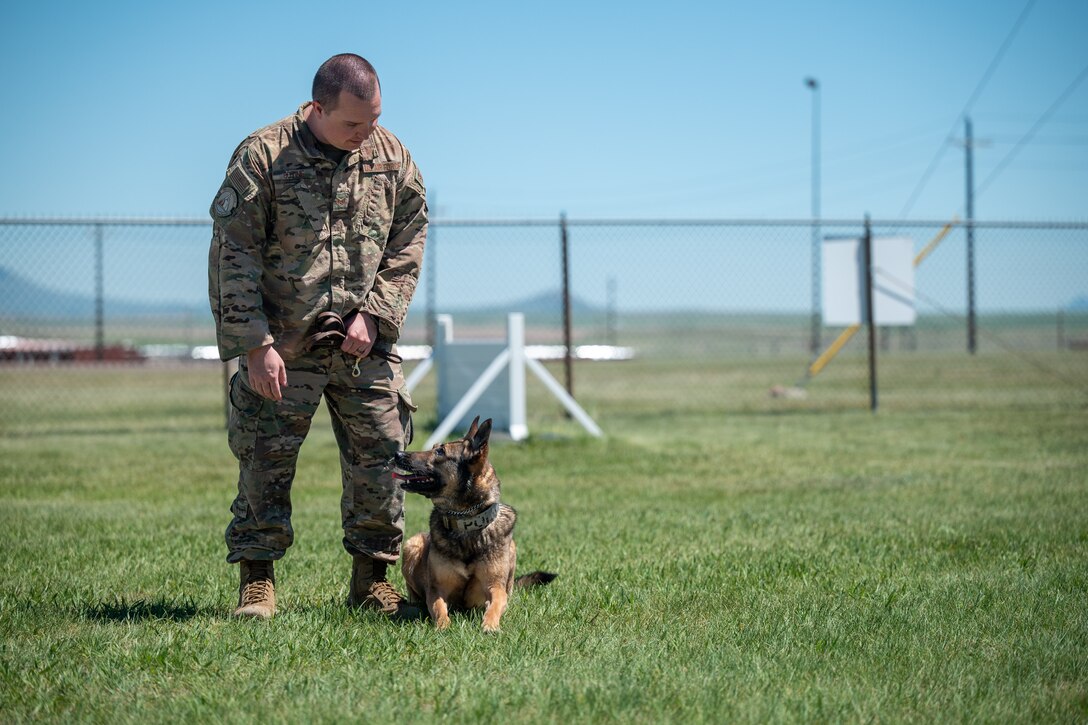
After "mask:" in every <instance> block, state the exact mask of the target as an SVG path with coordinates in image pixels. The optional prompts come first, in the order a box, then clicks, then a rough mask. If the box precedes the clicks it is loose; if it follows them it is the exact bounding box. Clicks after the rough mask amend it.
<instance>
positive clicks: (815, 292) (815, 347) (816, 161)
mask: <svg viewBox="0 0 1088 725" xmlns="http://www.w3.org/2000/svg"><path fill="white" fill-rule="evenodd" d="M805 85H806V86H808V88H809V90H811V91H812V331H811V336H810V339H809V347H810V348H811V351H812V354H813V356H816V355H819V354H820V224H819V220H820V82H819V81H818V80H816V79H815V78H812V77H809V78H806V79H805Z"/></svg>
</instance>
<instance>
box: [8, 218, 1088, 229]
mask: <svg viewBox="0 0 1088 725" xmlns="http://www.w3.org/2000/svg"><path fill="white" fill-rule="evenodd" d="M565 222H566V224H567V226H571V227H575V226H579V227H594V226H596V227H601V226H610V227H663V226H672V227H675V226H706V227H715V226H716V227H761V226H762V227H768V226H774V227H812V226H821V227H860V226H863V225H864V224H865V219H864V218H860V217H859V218H856V219H754V218H753V219H666V218H660V219H592V218H587V219H566V220H565ZM211 223H212V222H211V220H210V219H205V218H193V217H187V218H186V217H2V216H0V226H190V227H205V226H210V225H211ZM561 223H563V220H561V219H559V218H552V219H432V220H431V225H432V226H436V227H554V226H558V225H559V224H561ZM950 223H951V224H953V226H957V227H968V226H970V227H973V228H975V229H1074V230H1088V221H1041V220H992V221H980V220H978V219H976V220H974V221H972V222H967V221H964V220H957V221H956V222H951V221H950V220H937V219H894V220H889V219H871V220H869V224H870V225H871V226H873V227H884V228H897V227H943V226H945V225H947V224H950Z"/></svg>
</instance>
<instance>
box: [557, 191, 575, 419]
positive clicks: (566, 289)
mask: <svg viewBox="0 0 1088 725" xmlns="http://www.w3.org/2000/svg"><path fill="white" fill-rule="evenodd" d="M559 238H560V242H561V244H562V249H563V347H564V349H565V352H564V353H563V367H564V371H565V373H566V383H567V393H568V394H569V395H570V396H571V397H572V398H573V397H574V369H573V365H572V364H571V353H572V351H573V348H572V347H571V334H570V255H569V251H568V248H569V246H570V245H569V243H568V240H567V214H566V212H563V213H561V214H560V215H559Z"/></svg>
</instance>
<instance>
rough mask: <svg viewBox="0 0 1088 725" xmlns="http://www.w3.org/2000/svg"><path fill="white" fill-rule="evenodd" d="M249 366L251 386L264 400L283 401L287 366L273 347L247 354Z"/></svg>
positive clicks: (253, 350) (261, 348) (256, 349)
mask: <svg viewBox="0 0 1088 725" xmlns="http://www.w3.org/2000/svg"><path fill="white" fill-rule="evenodd" d="M246 363H247V364H248V365H249V386H250V387H251V388H253V389H254V390H256V391H257V393H258V394H260V396H261V397H262V398H268V399H269V400H276V401H279V400H283V388H285V387H287V366H286V365H284V364H283V358H282V357H280V354H279V353H278V352H276V348H274V347H272V346H271V345H265V346H264V347H257V348H254V349H252V350H250V351H249V352H247V353H246Z"/></svg>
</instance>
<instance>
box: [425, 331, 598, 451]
mask: <svg viewBox="0 0 1088 725" xmlns="http://www.w3.org/2000/svg"><path fill="white" fill-rule="evenodd" d="M435 320H436V323H437V336H436V340H435V346H434V350H433V351H432V353H431V356H430V357H429V358H427V359H426V360H424V361H423V362H421V363H420V364H419V365H418V366H417V367H416V369H415V370H413V371H412V374H411V375H410V376H409V377H408V379H407V381H405V387H407V388H408V390H409V391H411V390H412V388H414V387H415V386H416V385H418V384H419V382H420V381H421V380H422V379H423V378H424V377H425V376H426V375H427V373H428V372H430V370H431V369H432V368H435V367H436V368H437V372H438V417H439V418H440V419H441V421H442V422H441V423H439V424H438V427H437V428H435V430H434V432H433V433H432V434H431V437H430V438H428V439H427V442H426V443H424V448H430V447H431V446H433V445H434V444H436V443H439V442H441V441H443V440H445V439H446V437H447V436H448V435H449V434H450V433H451V432H452V431H453V430H454V429H455V428H464V427H467V426H468V425H469V422H470V421H471V419H472V418H473V417H474V416H475V415H476V414H477V413H479V414H480V415H481V416H482V417H489V418H492V419H493V422H492V426H493V428H494V429H496V430H505V431H507V432H508V433H509V434H510V437H511V438H512V439H513V440H516V441H520V440H524V439H525V438H527V437H528V436H529V426H528V423H527V422H526V420H525V413H526V406H525V369H526V368H528V369H529V370H531V371H532V372H533V374H534V375H536V376H537V377H538V378H539V379H540V381H541V382H543V383H544V385H545V386H546V387H547V388H548V390H549V391H550V392H551V394H552V395H553V396H555V398H556V399H557V400H559V402H560V403H561V404H562V405H563V407H564V408H566V409H567V412H569V413H570V414H571V416H572V417H573V418H574V419H575V420H577V421H578V423H580V424H581V426H582V427H583V428H585V429H586V431H587V432H588V433H589V434H590V435H593V436H596V437H598V438H599V437H601V436H602V435H603V433H602V432H601V429H600V428H599V427H598V426H597V424H596V423H595V422H594V421H593V419H592V418H591V417H589V415H588V414H587V413H586V412H585V411H584V410H582V407H581V406H580V405H578V403H577V401H575V400H574V398H572V397H571V396H570V395H569V394H568V393H567V391H566V390H564V389H563V386H562V385H560V384H559V382H558V381H557V380H556V379H555V378H553V377H552V375H551V373H549V372H548V370H547V368H545V367H544V366H543V365H541V364H540V362H538V361H537V360H534V359H533V358H531V357H529V356H528V355H526V354H525V316H524V315H523V314H521V313H511V314H510V315H508V316H507V321H506V344H505V345H503V344H501V343H488V342H455V341H454V339H453V318H452V317H451V316H450V315H438V316H436V318H435ZM474 406H476V409H475V410H473V407H474ZM470 410H473V413H472V414H471V415H470V413H469V411H470Z"/></svg>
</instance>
